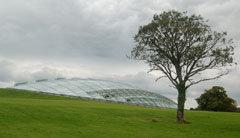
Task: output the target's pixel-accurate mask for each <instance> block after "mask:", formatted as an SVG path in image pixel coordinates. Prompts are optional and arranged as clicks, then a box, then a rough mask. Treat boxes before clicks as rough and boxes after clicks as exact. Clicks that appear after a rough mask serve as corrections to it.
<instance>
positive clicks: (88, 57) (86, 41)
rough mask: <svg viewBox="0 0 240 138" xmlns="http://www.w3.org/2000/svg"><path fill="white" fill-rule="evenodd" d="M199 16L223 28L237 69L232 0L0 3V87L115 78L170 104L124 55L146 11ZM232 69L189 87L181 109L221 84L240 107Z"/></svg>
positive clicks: (166, 91)
mask: <svg viewBox="0 0 240 138" xmlns="http://www.w3.org/2000/svg"><path fill="white" fill-rule="evenodd" d="M172 9H175V10H178V11H180V12H183V11H188V14H189V15H190V14H201V15H202V16H203V17H204V18H205V19H208V20H209V25H210V26H211V27H212V29H213V30H216V31H227V32H228V36H229V38H232V39H233V41H234V45H235V46H236V48H235V56H234V58H235V61H236V62H238V64H240V56H239V53H240V48H239V47H240V46H239V45H240V14H239V13H240V5H239V1H238V0H87V1H86V0H1V1H0V87H8V86H11V85H13V84H14V83H15V82H21V81H31V80H35V79H43V78H49V79H51V78H55V77H67V78H71V77H80V78H101V79H110V80H117V81H121V82H125V83H129V84H132V85H135V86H137V87H140V88H143V89H147V90H150V91H154V92H157V93H160V94H162V95H165V96H167V97H170V98H171V99H173V100H175V101H176V98H177V92H176V90H175V89H173V88H170V87H169V85H170V82H169V81H168V80H167V79H163V80H159V81H158V82H155V79H156V78H157V77H158V76H157V73H154V74H148V73H146V72H147V71H148V70H149V67H148V66H147V65H146V64H144V63H143V62H139V61H134V60H130V59H127V58H126V55H129V54H130V51H131V49H132V48H133V47H134V46H135V43H134V41H133V36H134V35H135V34H136V33H137V31H138V28H139V26H140V25H144V24H147V23H149V22H150V21H151V19H152V16H153V14H155V13H158V14H159V13H161V12H162V11H167V10H172ZM239 84H240V68H239V65H238V66H236V67H234V69H233V71H232V72H231V73H230V74H229V75H227V76H224V77H222V78H221V79H219V80H217V81H209V82H204V83H200V84H199V85H196V86H193V87H192V88H190V89H189V90H188V92H187V95H188V99H187V103H186V106H187V108H189V107H196V105H197V104H196V102H195V100H194V99H195V98H197V97H198V96H199V95H200V94H202V93H203V92H204V90H205V89H210V88H211V87H212V86H215V85H220V86H223V87H224V88H225V89H226V90H227V93H228V95H229V96H230V97H233V98H234V99H235V100H237V101H238V103H239V105H240V91H239V87H237V86H239Z"/></svg>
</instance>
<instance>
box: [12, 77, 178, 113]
mask: <svg viewBox="0 0 240 138" xmlns="http://www.w3.org/2000/svg"><path fill="white" fill-rule="evenodd" d="M11 88H13V89H21V90H28V91H33V92H43V93H50V94H56V95H63V96H73V97H80V98H87V99H96V100H104V101H112V102H119V103H126V104H134V105H141V106H151V107H163V108H177V104H176V103H175V102H173V101H172V100H170V99H169V98H166V97H164V96H162V95H160V94H156V93H152V92H149V91H146V90H142V89H139V88H136V87H133V86H131V85H128V84H123V83H119V82H113V81H106V80H98V79H80V78H72V79H64V78H56V79H55V80H47V79H42V80H36V81H35V82H22V83H16V84H15V86H13V87H11Z"/></svg>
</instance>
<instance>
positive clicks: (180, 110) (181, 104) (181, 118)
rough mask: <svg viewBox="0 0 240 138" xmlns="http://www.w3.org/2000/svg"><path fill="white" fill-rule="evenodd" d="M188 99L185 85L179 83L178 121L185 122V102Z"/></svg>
mask: <svg viewBox="0 0 240 138" xmlns="http://www.w3.org/2000/svg"><path fill="white" fill-rule="evenodd" d="M185 101H186V89H185V86H184V85H179V88H178V109H177V122H178V123H185V120H184V104H185Z"/></svg>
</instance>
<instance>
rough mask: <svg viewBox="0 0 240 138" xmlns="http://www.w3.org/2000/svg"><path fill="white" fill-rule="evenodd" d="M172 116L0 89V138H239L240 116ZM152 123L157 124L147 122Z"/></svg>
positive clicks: (165, 112)
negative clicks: (181, 121) (183, 121)
mask: <svg viewBox="0 0 240 138" xmlns="http://www.w3.org/2000/svg"><path fill="white" fill-rule="evenodd" d="M185 117H186V120H188V121H190V122H191V124H177V123H175V119H176V111H175V110H169V109H157V108H144V107H137V106H129V105H122V104H113V103H104V102H98V101H88V100H81V99H71V98H65V97H59V96H51V95H46V94H39V93H29V92H24V91H15V90H8V89H0V137H1V138H26V137H31V138H32V137H41V138H43V137H44V138H48V137H49V138H54V137H56V138H60V137H64V138H65V137H68V138H69V137H102V138H107V137H109V138H116V137H122V138H133V137H136V138H144V137H145V138H150V137H156V138H160V137H163V138H171V137H172V138H176V137H183V138H193V137H198V138H211V137H212V138H227V137H230V138H234V137H236V138H239V137H240V114H239V113H224V112H200V111H186V112H185ZM152 120H156V122H155V121H154V122H153V121H152Z"/></svg>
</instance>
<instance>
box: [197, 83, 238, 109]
mask: <svg viewBox="0 0 240 138" xmlns="http://www.w3.org/2000/svg"><path fill="white" fill-rule="evenodd" d="M196 101H197V103H198V107H197V109H199V110H207V111H226V112H235V111H236V110H237V103H236V101H235V100H233V99H232V98H229V97H228V95H227V93H226V91H225V89H224V88H223V87H220V86H213V87H212V88H211V89H209V90H205V93H203V94H202V95H201V96H200V97H199V98H197V99H196Z"/></svg>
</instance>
